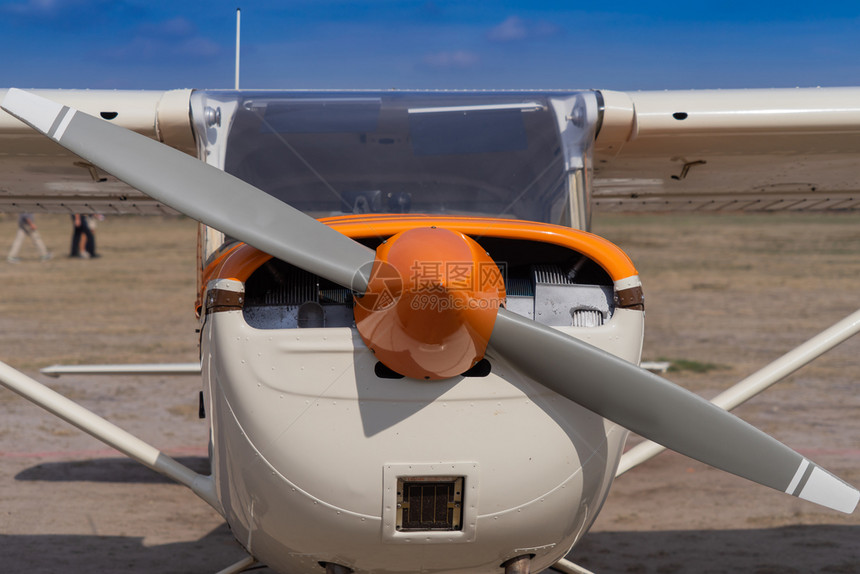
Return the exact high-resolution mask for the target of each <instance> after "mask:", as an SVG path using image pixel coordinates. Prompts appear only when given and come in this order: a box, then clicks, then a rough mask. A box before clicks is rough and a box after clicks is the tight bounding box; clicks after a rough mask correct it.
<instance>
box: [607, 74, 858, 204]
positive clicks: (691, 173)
mask: <svg viewBox="0 0 860 574" xmlns="http://www.w3.org/2000/svg"><path fill="white" fill-rule="evenodd" d="M600 94H601V96H602V99H603V121H602V125H600V127H599V130H600V131H599V133H598V137H597V141H596V145H595V155H594V164H593V165H594V179H593V200H594V201H593V203H594V207H595V209H596V210H598V211H636V210H638V211H646V210H647V211H662V210H666V211H696V210H710V211H719V210H727V211H774V210H807V211H811V210H837V209H838V210H848V209H860V169H858V167H860V157H858V151H860V88H809V89H772V90H696V91H664V92H628V93H624V92H611V91H601V92H600Z"/></svg>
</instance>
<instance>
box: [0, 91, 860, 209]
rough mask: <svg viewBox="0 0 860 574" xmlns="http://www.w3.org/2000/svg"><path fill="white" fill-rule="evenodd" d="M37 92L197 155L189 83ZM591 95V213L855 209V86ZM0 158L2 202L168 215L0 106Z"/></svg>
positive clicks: (859, 115)
mask: <svg viewBox="0 0 860 574" xmlns="http://www.w3.org/2000/svg"><path fill="white" fill-rule="evenodd" d="M40 93H41V95H44V96H45V97H48V98H50V99H53V100H55V101H57V102H59V103H61V104H67V105H71V106H74V107H76V108H78V109H81V110H83V111H86V112H87V113H90V114H92V115H95V116H97V117H102V118H103V119H105V120H106V121H109V122H111V123H115V124H118V125H121V126H123V127H127V128H129V129H132V130H133V131H136V132H138V133H143V134H144V135H147V136H149V137H151V138H153V139H156V140H159V141H162V142H164V143H167V144H168V145H171V146H173V147H176V148H178V149H181V150H182V151H185V152H186V153H189V154H190V155H197V151H196V145H195V142H194V136H193V128H192V119H191V117H190V111H189V110H190V105H189V101H190V97H191V90H175V91H167V92H157V91H151V92H150V91H136V92H121V91H107V90H101V91H100V90H94V91H74V90H52V91H41V92H40ZM597 93H598V94H599V97H600V100H601V101H602V104H603V107H602V111H601V113H602V116H601V123H600V126H599V132H598V136H597V140H596V142H595V146H594V150H593V156H592V163H591V165H592V166H593V168H594V171H593V178H592V180H591V183H592V202H593V205H594V207H595V209H596V210H598V211H604V212H605V211H674V212H685V211H689V212H693V211H781V210H786V211H822V210H856V209H860V191H858V190H860V170H858V169H857V166H858V156H857V152H858V150H860V88H813V89H774V90H698V91H664V92H629V93H624V92H612V91H605V90H602V91H600V92H597ZM4 94H5V90H0V97H2V96H3V95H4ZM0 166H2V169H0V211H4V212H22V211H24V212H37V213H38V212H61V213H87V212H96V213H138V214H165V213H175V212H174V211H173V210H171V209H170V208H168V207H166V206H164V205H163V204H161V203H160V202H158V201H155V200H153V199H150V198H149V197H147V196H146V195H144V194H142V193H140V192H139V191H137V190H135V189H134V188H132V187H130V186H128V185H126V184H125V183H122V182H120V181H119V180H117V179H116V178H114V177H113V176H112V175H110V174H107V173H105V172H103V171H101V170H99V169H98V168H97V167H95V166H93V165H91V164H89V163H88V162H86V161H84V160H82V159H81V158H79V157H77V156H75V155H74V154H71V153H69V152H68V151H66V150H64V149H62V148H61V147H60V146H58V145H57V144H56V143H54V142H53V141H51V140H49V139H47V138H43V137H40V136H39V135H38V134H36V133H35V132H33V131H32V130H29V129H28V128H27V127H26V126H24V125H23V124H21V123H20V122H18V121H17V120H15V119H14V118H11V117H10V116H8V115H7V114H6V113H5V112H0Z"/></svg>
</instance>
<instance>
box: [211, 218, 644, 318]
mask: <svg viewBox="0 0 860 574" xmlns="http://www.w3.org/2000/svg"><path fill="white" fill-rule="evenodd" d="M320 221H321V222H322V223H325V224H326V225H329V226H331V227H332V228H333V229H336V230H338V231H340V232H341V233H343V234H344V235H347V236H349V237H352V238H353V239H364V238H369V237H380V238H383V239H385V238H388V237H391V236H393V235H396V234H398V233H401V232H403V231H406V230H407V229H411V228H414V227H432V226H436V227H438V228H443V229H451V230H455V231H460V232H462V233H464V234H465V235H468V236H471V237H474V238H475V239H476V240H477V241H478V242H479V243H480V238H481V237H506V238H511V239H523V240H528V241H539V242H544V243H551V244H554V245H559V246H562V247H567V248H568V249H573V250H575V251H578V252H580V253H582V254H583V255H586V256H588V257H590V258H591V259H593V260H594V261H595V262H596V263H597V264H598V265H600V266H601V267H603V269H604V270H606V272H607V273H608V274H609V276H610V277H611V278H612V280H613V281H618V280H620V279H626V278H628V277H633V276H635V275H638V272H637V271H636V267H634V265H633V262H632V261H631V260H630V258H629V257H627V255H626V254H625V253H624V252H623V251H622V250H621V249H620V248H619V247H617V246H616V245H615V244H614V243H612V242H610V241H608V240H606V239H604V238H602V237H600V236H598V235H594V234H593V233H587V232H585V231H579V230H577V229H571V228H569V227H562V226H559V225H551V224H548V223H537V222H533V221H520V220H516V219H493V218H479V217H445V216H440V215H402V214H390V215H380V214H369V215H345V216H340V217H328V218H325V219H321V220H320ZM269 259H271V255H267V254H265V253H263V252H262V251H259V250H258V249H255V248H253V247H251V246H249V245H245V244H236V247H234V248H232V249H230V250H228V251H227V252H226V253H225V254H224V255H222V256H221V257H219V258H218V259H216V260H215V261H213V262H211V263H210V264H209V265H208V266H207V267H206V270H205V271H204V273H203V277H202V281H201V291H205V290H206V285H207V284H208V282H209V281H211V280H212V279H220V278H227V279H237V280H239V281H242V282H244V281H246V280H247V279H248V277H250V276H251V273H253V272H254V271H255V270H256V269H257V268H259V267H260V265H262V264H263V263H265V262H266V261H268V260H269ZM203 295H204V294H203V293H202V292H201V293H200V294H199V296H198V301H197V309H198V313H199V310H200V305H201V302H202V300H203Z"/></svg>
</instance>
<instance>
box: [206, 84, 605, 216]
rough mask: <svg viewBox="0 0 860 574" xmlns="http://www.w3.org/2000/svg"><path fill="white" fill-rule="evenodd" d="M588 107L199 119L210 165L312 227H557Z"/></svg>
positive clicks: (308, 101) (451, 96) (468, 98)
mask: <svg viewBox="0 0 860 574" xmlns="http://www.w3.org/2000/svg"><path fill="white" fill-rule="evenodd" d="M592 100H593V96H592V94H590V93H564V94H562V93H550V94H547V93H536V92H535V93H532V92H516V93H514V92H499V93H496V92H420V93H419V92H397V91H392V92H258V93H254V92H200V93H197V94H195V101H194V104H193V105H194V106H196V109H195V113H194V114H193V115H194V117H195V118H202V119H201V120H197V125H196V129H197V133H198V136H199V137H198V139H200V140H202V148H203V149H201V153H203V154H205V159H206V161H207V162H209V163H212V164H214V165H216V166H217V167H221V168H223V169H224V170H225V171H227V172H229V173H231V174H233V175H236V176H237V177H239V178H241V179H243V180H245V181H247V182H248V183H251V184H252V185H254V186H256V187H259V188H260V189H262V190H264V191H266V192H267V193H269V194H271V195H273V196H275V197H277V198H279V199H281V200H283V201H285V202H287V203H289V204H290V205H292V206H293V207H295V208H297V209H300V210H302V211H304V212H306V213H308V214H309V215H312V216H314V217H328V216H335V215H346V214H362V213H427V214H446V215H473V216H490V217H508V218H517V219H528V220H533V221H544V222H550V223H559V222H560V220H561V219H563V214H564V212H565V209H567V207H568V201H569V200H568V193H569V190H570V186H569V183H568V174H569V173H570V172H571V170H572V169H577V168H582V167H584V166H585V163H586V154H587V151H588V149H587V147H588V145H589V144H590V141H591V138H592V137H593V124H594V118H596V104H595V103H594V102H593V101H592ZM203 124H205V125H203ZM571 130H572V131H571ZM573 132H575V133H573ZM219 164H220V165H219Z"/></svg>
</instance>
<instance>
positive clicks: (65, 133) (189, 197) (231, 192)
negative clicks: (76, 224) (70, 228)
mask: <svg viewBox="0 0 860 574" xmlns="http://www.w3.org/2000/svg"><path fill="white" fill-rule="evenodd" d="M2 108H3V109H4V110H6V111H7V112H9V113H10V114H12V115H13V116H15V117H17V118H18V119H20V120H21V121H23V122H24V123H26V124H28V125H30V126H31V127H33V128H34V129H36V130H37V131H39V132H41V133H43V134H45V135H47V136H49V137H50V138H52V139H53V140H55V141H56V142H57V143H59V144H60V145H62V146H63V147H65V148H67V149H68V150H70V151H72V152H73V153H76V154H77V155H79V156H81V157H82V158H84V159H86V160H87V161H89V162H92V163H93V164H94V165H97V166H98V167H100V168H101V169H103V170H105V171H106V172H108V173H110V174H112V175H114V176H115V177H117V178H118V179H121V180H122V181H124V182H126V183H127V184H129V185H130V186H132V187H134V188H137V189H139V190H140V191H142V192H143V193H145V194H147V195H149V196H150V197H152V198H154V199H156V200H158V201H160V202H162V203H164V204H165V205H168V206H170V207H172V208H173V209H175V210H176V211H179V212H180V213H183V214H185V215H188V216H189V217H192V218H194V219H196V220H198V221H202V222H203V223H205V224H207V225H209V226H211V227H214V228H216V229H218V230H219V231H222V232H224V233H226V234H228V235H230V236H231V237H235V238H236V239H239V240H241V241H244V242H245V243H248V244H249V245H253V246H254V247H256V248H258V249H260V250H262V251H264V252H266V253H268V254H270V255H272V256H274V257H277V258H279V259H283V260H284V261H287V262H288V263H292V264H293V265H295V266H297V267H300V268H302V269H305V270H307V271H310V272H311V273H315V274H316V275H319V276H320V277H325V278H326V279H328V280H330V281H333V282H335V283H337V284H338V285H341V286H344V287H348V288H350V289H352V290H354V291H357V292H359V293H363V292H364V291H365V290H366V288H367V280H368V278H367V274H368V272H369V270H370V267H371V266H370V263H372V262H373V260H374V258H375V252H374V251H373V250H372V249H369V248H367V247H365V246H363V245H361V244H359V243H356V242H355V241H353V240H351V239H349V238H347V237H346V236H344V235H342V234H340V233H338V232H337V231H334V230H333V229H331V228H330V227H328V226H326V225H323V224H321V223H319V222H318V221H316V220H315V219H313V218H311V217H309V216H307V215H305V214H304V213H302V212H300V211H298V210H296V209H293V208H292V207H290V206H289V205H287V204H286V203H283V202H282V201H279V200H278V199H275V198H274V197H272V196H270V195H269V194H267V193H265V192H264V191H262V190H260V189H257V188H256V187H254V186H252V185H249V184H247V183H245V182H243V181H241V180H240V179H238V178H235V177H233V176H232V175H229V174H227V173H225V172H223V171H221V170H219V169H216V168H214V167H212V166H209V165H206V164H205V163H203V162H202V161H199V160H197V159H194V158H192V157H191V156H188V155H186V154H184V153H182V152H179V151H177V150H174V149H172V148H169V147H168V146H165V145H162V144H160V143H158V142H156V141H154V140H151V139H149V138H147V137H144V136H141V135H139V134H136V133H134V132H131V131H129V130H126V129H124V128H121V127H119V126H115V125H112V124H110V123H108V122H106V121H104V120H101V119H97V118H94V117H92V116H90V115H87V114H85V113H82V112H78V111H77V110H75V109H73V108H69V107H67V106H62V105H60V104H58V103H56V102H53V101H51V100H48V99H45V98H42V97H40V96H36V95H34V94H31V93H29V92H25V91H23V90H17V89H10V90H9V91H8V93H7V95H6V97H5V99H4V100H3V103H2Z"/></svg>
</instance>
